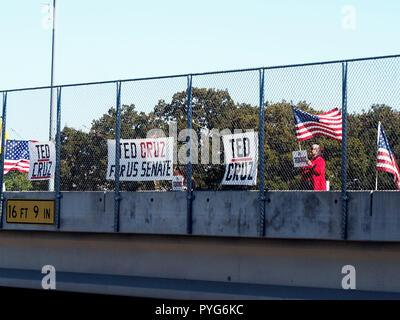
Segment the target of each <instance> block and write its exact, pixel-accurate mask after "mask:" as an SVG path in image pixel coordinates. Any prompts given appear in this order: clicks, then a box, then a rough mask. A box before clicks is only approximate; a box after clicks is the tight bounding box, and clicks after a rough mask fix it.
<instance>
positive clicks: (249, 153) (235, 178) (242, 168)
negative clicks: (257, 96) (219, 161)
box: [221, 132, 258, 185]
mask: <svg viewBox="0 0 400 320" xmlns="http://www.w3.org/2000/svg"><path fill="white" fill-rule="evenodd" d="M222 141H223V142H224V152H225V165H226V167H225V174H224V178H223V180H222V182H221V183H222V184H230V185H255V184H256V178H257V164H258V134H257V132H246V133H237V134H229V135H224V136H222Z"/></svg>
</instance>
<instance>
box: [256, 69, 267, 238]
mask: <svg viewBox="0 0 400 320" xmlns="http://www.w3.org/2000/svg"><path fill="white" fill-rule="evenodd" d="M259 72H260V133H259V135H260V141H259V145H258V147H259V158H260V170H259V190H260V198H259V200H260V229H259V235H260V237H263V236H265V199H266V197H265V192H264V189H265V186H264V131H265V130H264V73H265V70H264V69H260V71H259Z"/></svg>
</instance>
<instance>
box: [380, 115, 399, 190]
mask: <svg viewBox="0 0 400 320" xmlns="http://www.w3.org/2000/svg"><path fill="white" fill-rule="evenodd" d="M376 170H378V171H385V172H389V173H391V174H393V175H394V183H395V186H396V189H398V190H399V189H400V171H399V166H398V165H397V161H396V158H395V157H394V154H393V152H392V149H390V146H389V142H388V139H387V137H386V135H385V131H384V130H383V126H382V124H381V123H380V122H379V125H378V159H377V162H376Z"/></svg>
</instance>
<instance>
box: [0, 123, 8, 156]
mask: <svg viewBox="0 0 400 320" xmlns="http://www.w3.org/2000/svg"><path fill="white" fill-rule="evenodd" d="M1 123H2V121H1V120H0V153H1ZM8 139H10V138H9V137H8V134H7V131H6V140H8Z"/></svg>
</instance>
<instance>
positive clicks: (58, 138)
mask: <svg viewBox="0 0 400 320" xmlns="http://www.w3.org/2000/svg"><path fill="white" fill-rule="evenodd" d="M60 161H61V87H58V88H57V134H56V176H55V184H56V185H55V187H56V188H55V189H56V195H55V200H56V204H55V209H56V212H55V215H56V216H55V219H56V226H57V229H59V228H60V202H61V201H60V199H61V198H62V195H61V193H60V172H61V164H60Z"/></svg>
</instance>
